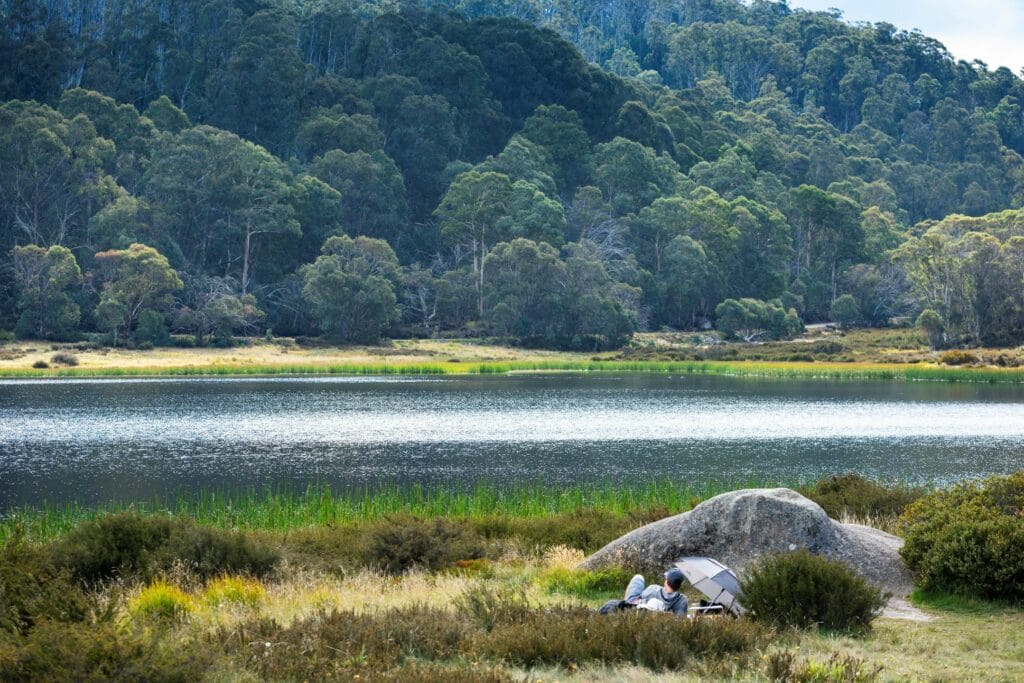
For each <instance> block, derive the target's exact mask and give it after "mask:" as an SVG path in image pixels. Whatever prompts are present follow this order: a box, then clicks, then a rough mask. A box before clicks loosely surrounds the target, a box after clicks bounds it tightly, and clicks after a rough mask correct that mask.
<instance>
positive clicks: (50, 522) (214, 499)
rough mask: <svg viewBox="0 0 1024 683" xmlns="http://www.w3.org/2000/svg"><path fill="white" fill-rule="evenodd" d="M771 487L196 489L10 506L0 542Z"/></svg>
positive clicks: (691, 498)
mask: <svg viewBox="0 0 1024 683" xmlns="http://www.w3.org/2000/svg"><path fill="white" fill-rule="evenodd" d="M774 485H776V483H775V482H765V481H759V480H748V481H745V482H738V481H734V482H706V483H703V484H687V483H681V482H677V481H673V480H664V481H654V482H634V483H630V484H627V485H622V484H617V483H612V482H604V483H595V484H576V485H571V486H565V487H554V486H551V485H546V484H541V483H537V484H520V485H514V486H511V487H507V488H500V487H495V486H493V485H487V484H479V485H477V486H474V487H471V488H468V489H456V488H447V487H423V486H393V487H386V488H384V487H382V488H380V489H377V490H370V489H364V490H354V491H342V492H338V493H334V492H332V491H331V490H330V488H328V487H314V488H309V489H306V490H304V491H294V490H283V491H271V490H263V491H254V490H246V491H235V492H200V493H197V494H195V495H188V496H184V495H183V496H179V497H175V498H168V499H154V500H149V501H135V502H130V503H123V502H109V503H104V504H101V505H93V506H89V505H78V504H73V503H69V504H65V505H46V506H41V507H36V508H29V507H25V508H20V509H16V510H13V511H10V512H9V513H8V514H6V515H2V516H0V543H2V542H4V541H5V540H6V539H7V538H10V537H11V536H12V535H13V533H14V530H15V528H18V529H19V530H20V533H22V534H24V537H25V538H27V539H28V540H30V541H34V542H45V541H49V540H52V539H54V538H57V537H59V536H60V535H61V534H64V533H66V532H67V531H69V530H70V529H73V528H74V527H76V526H78V525H79V524H81V523H82V522H85V521H89V520H92V519H96V518H97V517H101V516H103V515H107V514H111V513H117V512H125V511H136V512H143V513H158V514H169V515H172V516H175V517H190V518H193V519H195V520H196V522H198V523H199V524H202V525H205V526H211V527H214V528H219V529H247V530H252V531H268V532H287V531H292V530H297V529H312V528H317V527H331V526H337V525H344V524H353V523H357V522H370V521H374V520H378V519H382V518H385V517H388V516H395V515H407V516H414V517H421V518H430V517H456V518H463V519H473V518H476V519H479V518H486V517H492V516H498V515H502V516H509V517H516V518H539V517H546V516H551V515H559V514H567V513H575V512H581V511H596V512H600V513H605V514H608V515H615V516H622V517H627V516H629V515H635V514H638V513H643V514H648V513H649V512H650V511H657V512H658V513H661V514H674V513H677V512H682V511H684V510H688V509H690V508H691V507H693V506H694V505H696V504H697V503H699V502H700V501H703V500H707V499H708V498H711V497H713V496H716V495H718V494H720V493H724V492H726V491H732V490H735V489H738V488H751V487H760V486H774Z"/></svg>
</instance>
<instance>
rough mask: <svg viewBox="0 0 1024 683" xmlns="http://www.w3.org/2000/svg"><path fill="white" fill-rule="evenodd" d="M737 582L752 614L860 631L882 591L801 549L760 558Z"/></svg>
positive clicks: (777, 621)
mask: <svg viewBox="0 0 1024 683" xmlns="http://www.w3.org/2000/svg"><path fill="white" fill-rule="evenodd" d="M742 585H743V604H744V605H745V606H746V607H747V608H748V609H750V611H751V613H752V614H753V617H754V618H755V619H756V620H757V621H761V622H764V623H767V624H771V625H773V626H778V627H783V628H785V627H789V626H796V627H799V628H808V627H813V626H821V627H823V628H827V629H836V630H865V629H868V628H870V626H871V621H872V620H873V619H874V618H875V617H876V616H878V614H879V613H880V610H881V609H882V607H883V606H884V605H885V597H884V596H883V595H882V592H881V591H880V590H879V589H878V588H875V587H874V586H871V585H869V584H868V583H867V582H866V581H865V580H864V579H863V578H862V577H860V576H858V575H857V574H855V573H854V572H853V570H852V569H850V568H849V567H847V566H846V565H845V564H842V563H841V562H835V561H833V560H829V559H827V558H824V557H820V556H818V555H813V554H811V553H810V552H808V551H807V550H806V549H800V550H797V551H796V552H792V553H786V554H783V555H769V556H766V557H764V558H763V559H761V560H760V561H759V562H758V563H757V564H755V565H754V566H753V567H751V568H750V569H749V570H748V571H747V573H746V576H745V577H744V579H743V581H742Z"/></svg>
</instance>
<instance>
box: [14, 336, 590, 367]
mask: <svg viewBox="0 0 1024 683" xmlns="http://www.w3.org/2000/svg"><path fill="white" fill-rule="evenodd" d="M58 350H60V351H65V352H68V353H72V354H73V355H74V356H75V357H76V358H77V359H78V365H77V367H78V368H82V369H86V370H89V369H91V370H104V369H114V368H118V369H147V368H152V369H154V370H159V369H164V368H200V367H201V368H224V367H246V366H252V367H266V366H294V365H303V366H318V365H324V366H337V365H383V364H390V365H397V364H411V363H425V362H441V363H446V362H466V363H471V362H492V361H516V360H519V361H539V360H585V359H589V358H591V357H592V356H593V354H581V353H566V352H559V351H540V350H527V349H517V348H513V347H508V346H497V345H490V344H476V343H472V342H468V341H460V340H435V339H405V340H398V341H395V342H393V343H391V344H390V345H388V346H344V347H300V346H296V345H295V344H293V343H292V342H291V340H290V339H285V340H280V341H275V342H266V341H264V340H262V339H257V340H253V341H252V344H251V345H246V346H236V347H233V348H229V349H217V348H197V349H186V348H158V349H150V350H133V349H106V348H104V349H91V350H85V351H79V350H75V349H74V348H73V346H72V345H67V344H50V343H47V342H16V343H9V344H2V345H0V370H3V369H9V370H20V369H27V368H31V367H32V365H33V363H36V362H37V361H43V362H46V363H49V364H50V365H51V366H53V363H51V362H50V359H51V358H52V357H53V354H54V353H56V352H57V351H58Z"/></svg>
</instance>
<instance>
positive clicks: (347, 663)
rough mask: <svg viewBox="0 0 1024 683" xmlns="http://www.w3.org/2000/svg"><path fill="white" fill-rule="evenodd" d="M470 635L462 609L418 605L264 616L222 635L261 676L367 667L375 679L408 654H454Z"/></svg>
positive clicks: (330, 674)
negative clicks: (281, 619)
mask: <svg viewBox="0 0 1024 683" xmlns="http://www.w3.org/2000/svg"><path fill="white" fill-rule="evenodd" d="M469 635H470V626H469V624H468V623H467V621H466V620H465V619H464V618H462V617H461V616H460V615H459V614H458V613H456V612H452V611H449V610H442V609H437V608H433V607H424V606H415V607H407V608H399V609H394V610H388V611H387V612H384V613H372V612H354V611H350V610H335V611H331V612H328V613H321V614H318V615H314V616H312V617H309V618H306V619H301V620H296V621H295V622H293V623H292V624H290V625H289V626H282V625H281V624H279V623H278V622H276V621H274V620H271V619H267V618H261V619H256V620H253V621H250V622H247V623H244V624H242V625H241V626H239V627H237V628H224V629H222V630H221V631H220V632H219V634H218V639H219V640H220V642H221V643H222V644H223V647H224V651H225V653H226V654H227V655H228V656H231V657H234V658H236V659H237V660H239V661H240V662H241V663H242V664H243V665H244V666H245V667H246V668H248V669H249V670H250V671H252V672H253V673H255V674H256V675H258V676H259V677H260V679H261V680H327V679H333V678H339V677H341V676H342V675H343V674H346V673H347V674H348V675H347V676H345V678H351V674H352V673H364V672H365V674H367V675H365V676H364V677H365V678H368V679H370V680H373V679H375V678H376V677H377V676H376V675H374V674H380V673H381V672H383V671H387V670H389V669H391V668H394V667H395V666H397V665H399V664H400V663H401V661H402V660H403V659H404V658H406V657H417V658H420V659H426V660H448V659H452V658H454V657H455V656H456V655H458V654H459V652H460V651H461V648H462V645H463V643H464V642H465V641H466V639H467V638H468V637H469ZM239 643H241V644H242V646H241V647H239Z"/></svg>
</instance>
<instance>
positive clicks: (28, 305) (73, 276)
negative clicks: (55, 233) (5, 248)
mask: <svg viewBox="0 0 1024 683" xmlns="http://www.w3.org/2000/svg"><path fill="white" fill-rule="evenodd" d="M12 268H13V270H14V279H15V282H16V283H17V285H18V291H19V296H18V309H19V310H20V311H21V317H19V318H18V325H17V327H16V328H15V329H16V332H17V333H18V336H20V337H35V338H37V339H67V338H69V337H71V336H72V335H73V333H74V332H75V330H76V328H77V327H78V320H79V318H80V316H81V311H80V309H79V307H78V303H76V302H75V300H74V297H73V295H74V289H75V288H76V287H78V286H80V285H81V284H82V271H81V269H79V267H78V262H77V261H75V256H74V254H72V253H71V251H70V250H69V249H68V248H66V247H62V246H59V245H54V246H52V247H50V248H49V249H44V248H42V247H39V246H36V245H34V244H29V245H27V246H24V247H15V248H14V253H13V259H12Z"/></svg>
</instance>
